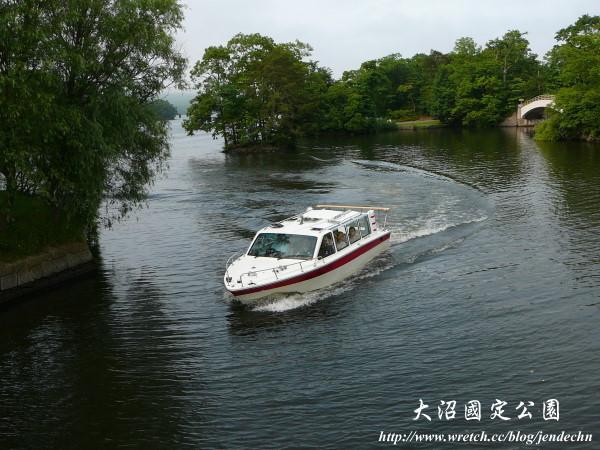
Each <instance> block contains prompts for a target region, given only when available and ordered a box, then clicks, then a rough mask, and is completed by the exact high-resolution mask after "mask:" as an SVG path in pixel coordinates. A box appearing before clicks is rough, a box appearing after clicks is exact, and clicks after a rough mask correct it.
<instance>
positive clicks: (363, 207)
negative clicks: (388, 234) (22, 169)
mask: <svg viewBox="0 0 600 450" xmlns="http://www.w3.org/2000/svg"><path fill="white" fill-rule="evenodd" d="M315 208H330V209H344V210H352V209H366V210H368V211H370V210H373V211H383V212H385V215H384V216H383V224H382V225H381V228H385V224H386V222H387V216H388V212H389V211H390V209H391V208H387V207H382V206H347V205H317V206H315ZM380 219H381V218H380V217H377V222H378V223H380V222H381V220H380Z"/></svg>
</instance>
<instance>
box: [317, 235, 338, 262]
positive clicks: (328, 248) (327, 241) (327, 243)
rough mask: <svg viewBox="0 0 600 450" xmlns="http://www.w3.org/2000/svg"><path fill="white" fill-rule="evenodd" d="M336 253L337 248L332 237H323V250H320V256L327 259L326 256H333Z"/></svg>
mask: <svg viewBox="0 0 600 450" xmlns="http://www.w3.org/2000/svg"><path fill="white" fill-rule="evenodd" d="M334 253H335V248H334V246H333V242H332V241H331V237H330V235H329V234H328V235H326V236H324V237H323V242H321V248H320V249H319V256H320V257H322V258H325V257H326V256H329V255H333V254H334Z"/></svg>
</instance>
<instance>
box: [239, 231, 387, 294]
mask: <svg viewBox="0 0 600 450" xmlns="http://www.w3.org/2000/svg"><path fill="white" fill-rule="evenodd" d="M390 234H391V233H390V232H388V233H386V234H385V235H383V236H381V237H380V238H377V239H375V240H373V241H371V242H369V243H368V244H366V245H364V246H361V247H359V248H357V249H356V250H354V251H352V252H350V253H348V254H347V255H345V256H343V257H341V258H340V259H337V260H335V261H333V262H332V263H331V264H327V265H325V266H323V267H319V268H318V269H314V270H311V271H310V272H306V273H303V274H301V275H297V276H295V277H292V278H288V279H286V280H282V281H276V282H274V283H270V284H265V285H264V286H259V287H255V288H248V289H243V290H240V291H229V292H231V293H232V294H233V295H235V296H236V297H237V296H238V295H247V294H253V293H255V292H260V291H268V290H271V289H277V288H280V287H283V286H289V285H290V284H295V283H300V282H301V281H306V280H310V279H313V278H316V277H319V276H321V275H323V274H326V273H328V272H331V271H332V270H335V269H337V268H339V267H342V266H343V265H345V264H348V263H349V262H350V261H352V260H354V259H356V258H358V257H359V256H361V255H363V254H364V253H367V252H368V251H369V250H371V249H373V248H375V247H377V246H378V245H379V244H381V243H382V242H385V241H387V240H388V239H389V238H390Z"/></svg>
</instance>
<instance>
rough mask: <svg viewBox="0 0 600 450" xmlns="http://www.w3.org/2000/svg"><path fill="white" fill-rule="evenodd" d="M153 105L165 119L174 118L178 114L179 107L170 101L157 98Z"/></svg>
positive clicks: (159, 115)
mask: <svg viewBox="0 0 600 450" xmlns="http://www.w3.org/2000/svg"><path fill="white" fill-rule="evenodd" d="M152 107H153V108H154V110H155V111H156V113H157V114H158V117H160V118H161V119H163V120H173V119H174V118H175V116H176V115H177V109H176V108H175V106H173V105H172V104H171V103H170V102H168V101H167V100H163V99H158V100H155V101H154V102H153V103H152Z"/></svg>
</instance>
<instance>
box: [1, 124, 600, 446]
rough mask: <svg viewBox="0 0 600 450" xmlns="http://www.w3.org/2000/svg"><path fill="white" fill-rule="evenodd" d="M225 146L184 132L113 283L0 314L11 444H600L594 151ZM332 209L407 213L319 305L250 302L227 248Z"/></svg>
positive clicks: (444, 142) (108, 241)
mask: <svg viewBox="0 0 600 450" xmlns="http://www.w3.org/2000/svg"><path fill="white" fill-rule="evenodd" d="M220 146H221V142H220V141H214V140H212V139H211V138H210V136H206V135H200V136H194V137H188V136H186V135H185V133H184V132H183V131H182V129H181V125H180V122H177V121H176V122H173V157H172V160H171V163H170V169H169V171H168V174H167V175H166V176H165V177H163V178H162V179H161V180H159V181H158V182H157V183H156V184H155V186H154V187H153V188H152V192H151V196H150V200H149V202H148V208H145V209H143V210H141V211H140V212H139V213H137V214H136V215H135V216H133V217H130V218H128V219H127V220H125V221H123V222H122V223H119V224H117V225H116V226H115V227H114V228H113V229H112V230H109V231H104V232H103V234H102V237H101V258H102V259H101V270H100V271H99V273H98V274H97V275H95V276H92V277H88V278H86V279H84V280H81V281H78V282H76V283H74V284H71V285H69V286H67V287H64V288H61V289H57V290H55V291H52V292H50V293H47V294H44V295H41V296H38V297H36V298H33V299H31V300H29V301H27V302H24V303H22V304H19V305H17V306H14V307H11V308H9V309H4V310H2V311H1V312H0V333H1V335H0V447H1V448H37V447H40V448H43V447H54V448H114V447H121V446H123V447H133V448H303V447H304V448H315V447H323V448H371V447H377V446H387V445H389V443H383V442H378V441H379V439H380V436H381V432H384V433H385V434H388V433H406V434H409V433H411V432H416V431H418V432H421V433H443V434H456V433H481V432H482V431H484V432H485V433H487V435H489V436H491V435H492V434H494V433H508V432H511V431H512V432H513V433H517V432H519V431H520V432H521V433H537V432H538V431H542V432H544V433H551V434H552V433H554V434H559V433H561V432H562V431H565V432H568V433H577V432H579V431H581V432H583V433H592V434H593V440H594V441H593V442H591V443H590V442H587V443H576V442H574V443H569V444H564V443H563V444H556V443H555V444H553V445H548V444H539V445H537V446H527V445H526V443H524V442H518V441H513V442H505V443H504V444H498V443H495V444H493V443H487V444H481V443H480V444H471V448H482V447H483V448H590V449H593V448H599V447H598V445H599V444H598V442H599V441H600V147H599V146H598V145H596V146H594V145H589V144H582V143H563V144H537V143H535V142H534V141H533V140H532V139H531V136H530V135H528V134H527V133H526V132H524V131H523V130H515V129H509V130H489V131H485V130H483V131H481V130H479V131H465V130H452V129H440V130H431V131H417V132H402V133H392V134H382V135H378V136H372V137H361V138H348V139H320V140H311V141H306V142H303V143H302V144H301V145H300V148H299V149H297V150H296V151H293V152H287V153H284V154H276V155H252V156H226V155H224V154H223V153H221V152H220ZM319 203H328V204H331V203H337V204H356V205H370V204H372V205H378V206H390V207H391V208H392V213H391V215H390V216H389V217H388V225H389V228H390V229H391V230H392V246H391V249H390V251H389V252H387V253H386V254H384V255H383V256H382V257H381V258H379V259H377V260H376V261H374V262H373V264H371V265H370V266H368V267H367V268H365V269H364V270H362V271H361V272H360V273H358V274H357V275H356V276H353V277H352V278H350V279H348V280H346V281H345V282H343V283H341V284H339V285H335V286H332V287H330V288H328V289H325V290H323V291H318V292H313V293H310V294H305V295H292V296H289V297H285V298H278V299H275V300H272V301H269V302H266V303H261V304H257V305H254V306H250V307H243V306H241V305H239V304H238V303H236V302H235V301H233V300H232V298H231V297H230V296H229V295H228V294H227V293H226V292H225V290H224V288H223V285H222V276H223V272H224V269H225V263H226V261H227V259H228V257H229V255H230V254H232V253H233V252H235V251H237V250H240V249H242V248H244V247H246V246H247V245H248V244H249V243H250V240H251V238H252V236H253V235H254V233H255V231H256V230H257V229H259V228H261V227H263V226H265V225H266V224H268V223H269V222H271V221H274V220H281V219H283V218H286V217H288V216H291V215H294V214H296V213H297V212H300V211H303V210H304V209H305V208H306V207H307V206H309V205H316V204H319ZM550 399H555V400H557V401H558V402H559V411H560V416H559V420H545V419H544V417H543V413H544V402H546V401H547V400H550ZM420 400H422V401H423V403H425V404H427V405H428V408H427V409H423V410H422V413H425V414H427V415H428V416H429V417H430V418H431V421H428V420H427V418H425V417H424V416H423V415H421V416H420V417H419V418H418V419H417V420H414V419H415V418H416V416H417V413H416V412H415V411H416V410H417V409H418V407H419V405H420ZM471 400H477V401H479V402H480V405H481V419H480V420H467V419H466V418H465V405H466V404H467V403H468V402H470V401H471ZM452 401H454V402H456V406H455V408H454V411H455V416H454V417H452V414H451V411H452V408H451V409H450V410H447V406H448V404H449V403H451V402H452ZM502 402H505V404H502ZM521 403H522V405H521V406H520V404H521ZM531 403H532V404H531ZM494 404H497V405H502V408H501V411H498V409H496V410H494V409H493V406H494ZM438 407H441V408H442V410H441V412H442V414H441V418H440V416H439V415H438ZM525 408H526V410H525ZM494 412H496V413H498V412H500V414H499V415H498V414H496V416H495V417H494V418H492V416H494ZM445 413H449V416H450V417H449V416H448V415H446V414H445ZM525 413H529V414H531V417H529V416H528V415H524V414H525ZM519 415H522V417H521V418H519ZM499 416H502V417H504V418H506V419H509V420H503V419H502V418H501V417H499ZM467 445H468V444H455V445H450V444H448V443H446V444H444V443H438V444H435V445H430V446H425V445H423V444H420V445H419V444H415V443H413V444H411V446H412V448H445V446H447V447H449V448H463V447H465V446H467Z"/></svg>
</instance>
